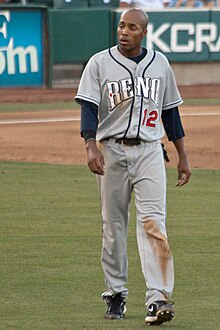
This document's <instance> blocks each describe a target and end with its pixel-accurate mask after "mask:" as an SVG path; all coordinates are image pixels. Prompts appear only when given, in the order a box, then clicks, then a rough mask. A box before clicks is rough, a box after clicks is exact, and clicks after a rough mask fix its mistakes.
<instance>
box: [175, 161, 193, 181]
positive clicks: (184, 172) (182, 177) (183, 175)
mask: <svg viewBox="0 0 220 330" xmlns="http://www.w3.org/2000/svg"><path fill="white" fill-rule="evenodd" d="M177 171H178V181H177V183H176V187H181V186H183V185H184V184H186V183H187V182H189V179H190V176H191V174H192V173H191V169H190V166H189V162H188V160H187V158H186V157H184V158H180V159H179V163H178V166H177Z"/></svg>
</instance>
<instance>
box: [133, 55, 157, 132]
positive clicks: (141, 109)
mask: <svg viewBox="0 0 220 330" xmlns="http://www.w3.org/2000/svg"><path fill="white" fill-rule="evenodd" d="M153 52H154V54H153V57H152V59H151V61H150V62H149V63H148V65H147V66H146V67H145V69H144V71H143V73H142V78H144V75H145V72H146V70H147V69H148V68H149V66H150V65H151V64H152V62H153V61H154V59H155V57H156V52H155V51H153ZM143 98H144V96H143V94H142V96H141V108H140V117H139V123H138V132H137V136H136V138H138V136H139V133H140V127H141V118H142V112H143Z"/></svg>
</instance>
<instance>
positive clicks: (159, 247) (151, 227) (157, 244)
mask: <svg viewBox="0 0 220 330" xmlns="http://www.w3.org/2000/svg"><path fill="white" fill-rule="evenodd" d="M144 229H145V232H146V234H147V236H148V240H149V243H150V245H151V247H152V250H153V252H154V254H155V256H156V258H157V259H158V263H159V265H160V269H161V273H162V277H163V284H164V286H166V285H167V270H168V264H169V262H170V259H172V254H171V251H170V247H169V244H168V241H167V237H166V235H164V234H162V233H161V232H160V230H159V228H158V226H157V224H156V223H155V221H153V220H148V221H146V222H145V223H144Z"/></svg>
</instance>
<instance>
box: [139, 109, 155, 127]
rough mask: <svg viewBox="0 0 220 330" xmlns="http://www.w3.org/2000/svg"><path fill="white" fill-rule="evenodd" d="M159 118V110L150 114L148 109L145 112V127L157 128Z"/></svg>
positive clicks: (143, 123)
mask: <svg viewBox="0 0 220 330" xmlns="http://www.w3.org/2000/svg"><path fill="white" fill-rule="evenodd" d="M157 118H158V112H157V110H152V111H150V112H149V113H148V109H145V110H144V116H143V120H142V125H143V126H149V127H155V126H156V123H155V121H156V120H157Z"/></svg>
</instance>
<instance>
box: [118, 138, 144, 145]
mask: <svg viewBox="0 0 220 330" xmlns="http://www.w3.org/2000/svg"><path fill="white" fill-rule="evenodd" d="M115 143H119V144H122V145H124V146H138V145H139V144H141V140H140V139H126V138H125V139H123V138H121V139H116V140H115Z"/></svg>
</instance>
